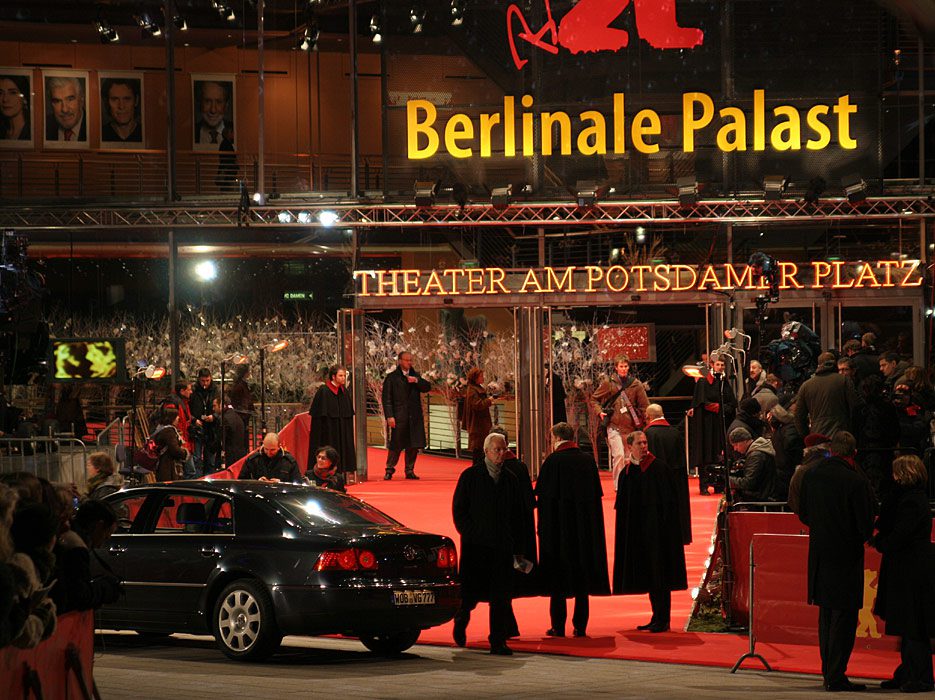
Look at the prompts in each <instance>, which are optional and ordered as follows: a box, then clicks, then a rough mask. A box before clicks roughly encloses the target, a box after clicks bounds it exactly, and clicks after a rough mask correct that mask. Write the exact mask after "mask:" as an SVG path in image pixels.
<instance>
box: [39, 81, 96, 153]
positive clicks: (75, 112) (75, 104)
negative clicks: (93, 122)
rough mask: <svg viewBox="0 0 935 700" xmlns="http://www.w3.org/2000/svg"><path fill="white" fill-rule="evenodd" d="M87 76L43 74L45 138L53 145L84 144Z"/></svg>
mask: <svg viewBox="0 0 935 700" xmlns="http://www.w3.org/2000/svg"><path fill="white" fill-rule="evenodd" d="M87 84H88V80H87V77H78V76H74V75H46V76H45V96H46V123H45V141H46V144H48V145H49V146H51V147H54V148H68V147H74V146H77V147H82V148H87V146H88V120H87V116H88V115H87V112H86V109H85V107H86V103H85V95H86V88H87Z"/></svg>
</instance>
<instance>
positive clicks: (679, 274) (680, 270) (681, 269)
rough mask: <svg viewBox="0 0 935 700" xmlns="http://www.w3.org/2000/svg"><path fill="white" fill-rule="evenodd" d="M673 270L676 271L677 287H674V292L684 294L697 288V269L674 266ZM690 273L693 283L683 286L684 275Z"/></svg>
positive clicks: (686, 266)
mask: <svg viewBox="0 0 935 700" xmlns="http://www.w3.org/2000/svg"><path fill="white" fill-rule="evenodd" d="M672 269H673V270H674V271H675V285H674V286H673V287H672V291H673V292H684V291H685V290H686V289H691V288H692V287H694V286H695V282H696V281H697V280H698V273H697V272H695V268H693V267H689V266H688V265H673V266H672ZM683 272H684V273H688V274H689V275H690V279H691V282H689V283H688V284H684V285H683V284H682V283H681V282H682V273H683Z"/></svg>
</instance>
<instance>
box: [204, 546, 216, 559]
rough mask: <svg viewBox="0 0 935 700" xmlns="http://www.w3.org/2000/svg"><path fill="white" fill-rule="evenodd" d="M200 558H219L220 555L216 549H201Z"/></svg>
mask: <svg viewBox="0 0 935 700" xmlns="http://www.w3.org/2000/svg"><path fill="white" fill-rule="evenodd" d="M201 556H203V557H205V558H210V557H219V556H221V553H220V552H219V551H217V549H215V548H214V547H202V548H201Z"/></svg>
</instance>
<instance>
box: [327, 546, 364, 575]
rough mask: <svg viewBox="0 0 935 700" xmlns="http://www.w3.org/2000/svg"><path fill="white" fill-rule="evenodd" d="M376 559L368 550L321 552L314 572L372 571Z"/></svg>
mask: <svg viewBox="0 0 935 700" xmlns="http://www.w3.org/2000/svg"><path fill="white" fill-rule="evenodd" d="M376 568H377V557H376V555H375V554H374V553H373V552H371V551H370V550H369V549H353V548H352V549H333V550H329V551H327V552H322V553H321V555H320V556H319V557H318V561H317V562H316V563H315V571H360V570H361V569H364V570H367V571H373V570H375V569H376Z"/></svg>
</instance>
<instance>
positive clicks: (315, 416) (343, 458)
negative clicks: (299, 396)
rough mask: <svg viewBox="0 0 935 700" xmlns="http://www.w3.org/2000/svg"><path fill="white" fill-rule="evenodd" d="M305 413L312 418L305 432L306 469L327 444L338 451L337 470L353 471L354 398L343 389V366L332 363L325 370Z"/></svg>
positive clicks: (355, 450) (310, 468) (355, 455)
mask: <svg viewBox="0 0 935 700" xmlns="http://www.w3.org/2000/svg"><path fill="white" fill-rule="evenodd" d="M308 415H309V417H310V418H311V422H312V427H311V430H309V435H308V470H309V471H310V470H312V469H314V468H315V456H316V455H317V454H318V449H319V448H320V447H324V446H325V445H330V446H331V447H333V448H334V449H335V450H336V451H337V453H338V462H337V465H336V466H337V467H338V471H340V472H342V473H347V472H353V471H357V449H356V445H355V444H354V442H355V441H354V401H353V399H352V398H351V393H350V392H349V391H348V390H347V369H345V368H344V367H342V366H341V365H335V366H334V367H331V368H330V369H329V370H328V380H327V381H326V382H325V383H324V384H322V385H321V386H320V387H318V391H316V392H315V397H314V398H313V399H312V405H311V407H310V408H309V409H308Z"/></svg>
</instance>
